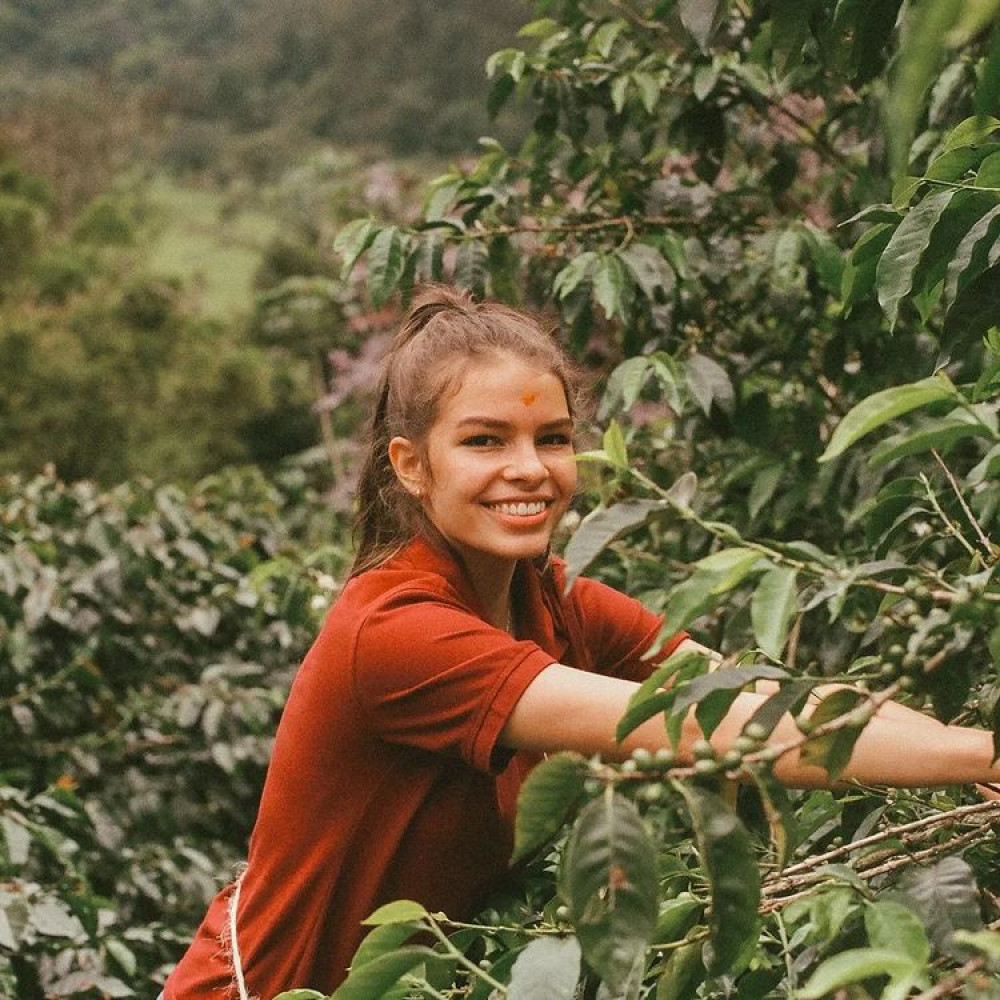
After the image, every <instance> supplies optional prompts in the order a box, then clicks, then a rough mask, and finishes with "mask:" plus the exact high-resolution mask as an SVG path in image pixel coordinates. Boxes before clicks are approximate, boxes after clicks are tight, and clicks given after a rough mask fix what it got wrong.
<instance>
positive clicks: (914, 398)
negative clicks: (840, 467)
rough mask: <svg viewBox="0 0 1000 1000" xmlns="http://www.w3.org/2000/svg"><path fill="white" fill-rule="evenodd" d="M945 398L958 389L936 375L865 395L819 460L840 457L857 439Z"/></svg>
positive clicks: (838, 429) (838, 427) (843, 421)
mask: <svg viewBox="0 0 1000 1000" xmlns="http://www.w3.org/2000/svg"><path fill="white" fill-rule="evenodd" d="M945 399H956V393H955V390H954V389H952V388H951V387H950V386H949V385H948V384H947V383H946V382H944V381H942V380H941V379H940V378H938V377H936V376H932V377H930V378H925V379H922V380H921V381H919V382H911V383H910V384H909V385H899V386H895V387H893V388H891V389H883V390H882V391H881V392H876V393H874V394H873V395H871V396H868V397H867V398H866V399H863V400H862V401H861V402H860V403H858V404H857V406H855V407H854V408H853V409H852V410H850V411H849V412H848V414H847V416H845V417H844V419H843V420H841V422H840V423H839V424H838V425H837V428H836V430H835V431H834V432H833V434H832V435H831V437H830V443H829V444H828V445H827V446H826V450H825V451H824V452H823V454H822V455H820V457H819V461H820V462H829V461H830V460H831V459H834V458H837V456H839V455H841V454H842V453H843V452H845V451H846V450H847V449H848V448H850V447H851V445H852V444H854V443H855V441H857V440H859V439H860V438H862V437H864V436H865V435H866V434H870V433H871V432H872V431H873V430H876V429H877V428H879V427H881V426H882V425H883V424H886V423H888V422H889V421H890V420H893V419H894V418H896V417H899V416H902V415H903V414H904V413H909V412H910V410H915V409H917V408H918V407H920V406H927V405H928V404H930V403H937V402H940V401H942V400H945Z"/></svg>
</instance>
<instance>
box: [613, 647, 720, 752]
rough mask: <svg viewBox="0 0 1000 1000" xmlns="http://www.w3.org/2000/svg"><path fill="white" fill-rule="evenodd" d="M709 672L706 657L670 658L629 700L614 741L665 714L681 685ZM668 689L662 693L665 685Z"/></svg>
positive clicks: (691, 654) (679, 655) (690, 654)
mask: <svg viewBox="0 0 1000 1000" xmlns="http://www.w3.org/2000/svg"><path fill="white" fill-rule="evenodd" d="M707 669H708V657H707V656H705V655H704V654H703V653H695V652H683V653H674V654H672V655H671V656H670V657H669V658H668V659H667V660H666V661H665V662H664V663H663V664H661V665H660V666H659V667H657V668H656V670H654V671H653V673H651V674H650V675H649V677H647V678H646V679H645V680H644V681H643V682H642V683H641V684H640V685H639V687H638V688H637V689H636V690H635V692H634V694H633V695H632V697H631V698H629V702H628V706H627V707H626V710H625V714H624V715H623V716H622V717H621V720H620V721H619V723H618V728H617V729H616V731H615V739H616V740H617V741H618V742H619V743H621V741H622V740H624V739H625V737H626V736H628V734H629V733H631V732H632V730H634V729H635V728H636V727H637V726H640V725H642V723H644V722H645V721H646V720H647V719H651V718H653V716H654V715H658V714H659V713H660V712H665V711H668V710H669V709H670V708H671V706H672V705H673V703H674V701H675V699H676V698H677V689H678V686H679V685H680V684H682V683H683V682H684V681H687V680H690V679H691V678H692V677H694V676H696V675H697V674H698V673H701V672H704V671H705V670H707ZM668 681H669V682H670V687H669V689H667V690H661V689H662V688H663V686H664V685H665V684H667V682H668Z"/></svg>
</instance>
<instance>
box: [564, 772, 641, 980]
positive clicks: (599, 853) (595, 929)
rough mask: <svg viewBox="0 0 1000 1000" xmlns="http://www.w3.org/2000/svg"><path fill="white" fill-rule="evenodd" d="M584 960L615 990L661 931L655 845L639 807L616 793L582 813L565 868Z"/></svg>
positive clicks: (566, 893) (566, 892)
mask: <svg viewBox="0 0 1000 1000" xmlns="http://www.w3.org/2000/svg"><path fill="white" fill-rule="evenodd" d="M559 892H560V895H561V896H562V897H563V899H565V900H566V905H567V906H568V907H569V911H570V917H571V920H572V922H573V926H574V927H575V928H576V932H577V937H578V938H579V939H580V945H581V947H582V949H583V955H584V958H585V959H586V960H587V963H588V964H589V965H590V966H591V968H593V969H594V971H595V972H596V973H597V974H598V975H599V976H600V977H601V979H603V980H604V981H605V982H606V983H607V984H608V985H609V986H610V987H611V988H612V989H615V988H617V987H619V986H621V985H622V984H623V983H624V982H625V980H626V979H627V978H628V977H629V975H630V973H631V972H632V968H633V966H634V965H635V963H636V961H637V960H638V959H640V958H641V957H642V956H643V955H644V954H645V951H646V947H647V945H648V944H649V943H650V941H651V940H652V937H653V931H654V930H655V928H656V918H657V913H658V910H659V898H658V896H659V886H658V879H657V871H656V847H655V845H654V844H653V841H652V840H651V838H650V836H649V833H648V832H647V830H646V827H645V825H644V824H643V822H642V818H641V817H640V816H639V812H638V810H637V809H636V808H635V806H634V805H632V803H631V802H629V800H628V799H626V798H623V797H622V796H621V795H618V794H616V793H614V792H613V791H612V790H611V789H608V791H607V792H606V793H605V794H604V795H602V796H601V797H600V798H598V799H595V800H594V801H593V802H590V803H589V804H588V805H587V806H585V807H584V808H583V810H581V812H580V815H579V817H578V818H577V821H576V823H575V824H574V826H573V830H572V832H571V834H570V837H569V840H568V841H567V843H566V848H565V851H564V853H563V857H562V862H561V864H560V867H559Z"/></svg>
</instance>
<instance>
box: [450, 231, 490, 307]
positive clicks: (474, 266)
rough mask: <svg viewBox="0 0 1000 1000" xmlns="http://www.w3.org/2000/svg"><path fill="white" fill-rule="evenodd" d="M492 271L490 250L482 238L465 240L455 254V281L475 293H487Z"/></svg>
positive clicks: (477, 294) (481, 294) (478, 294)
mask: <svg viewBox="0 0 1000 1000" xmlns="http://www.w3.org/2000/svg"><path fill="white" fill-rule="evenodd" d="M489 273H490V259H489V251H488V250H487V249H486V247H485V246H483V244H482V242H481V241H480V240H464V241H463V242H462V243H460V244H459V245H458V251H457V253H456V254H455V283H456V284H458V285H461V286H462V287H463V288H468V289H469V291H471V292H472V293H473V294H474V295H476V296H477V297H481V296H483V295H485V294H486V281H487V278H488V277H489Z"/></svg>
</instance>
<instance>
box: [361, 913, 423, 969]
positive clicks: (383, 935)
mask: <svg viewBox="0 0 1000 1000" xmlns="http://www.w3.org/2000/svg"><path fill="white" fill-rule="evenodd" d="M389 905H390V906H391V905H392V904H389ZM426 929H427V924H426V923H425V922H424V921H422V920H417V921H393V922H392V923H384V924H379V925H378V926H376V927H373V928H372V929H371V930H370V931H369V932H368V933H367V934H366V935H365V936H364V938H363V940H362V941H361V944H359V945H358V950H357V951H356V952H355V953H354V958H353V959H351V968H352V969H360V968H361V966H362V965H367V964H368V963H369V962H372V961H374V960H375V959H377V958H380V957H381V956H382V955H389V954H392V953H393V952H396V951H398V950H399V949H400V948H401V947H402V946H403V945H404V944H406V942H407V941H409V940H410V938H412V937H413V936H414V935H416V934H419V933H420V931H421V930H424V931H426Z"/></svg>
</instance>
